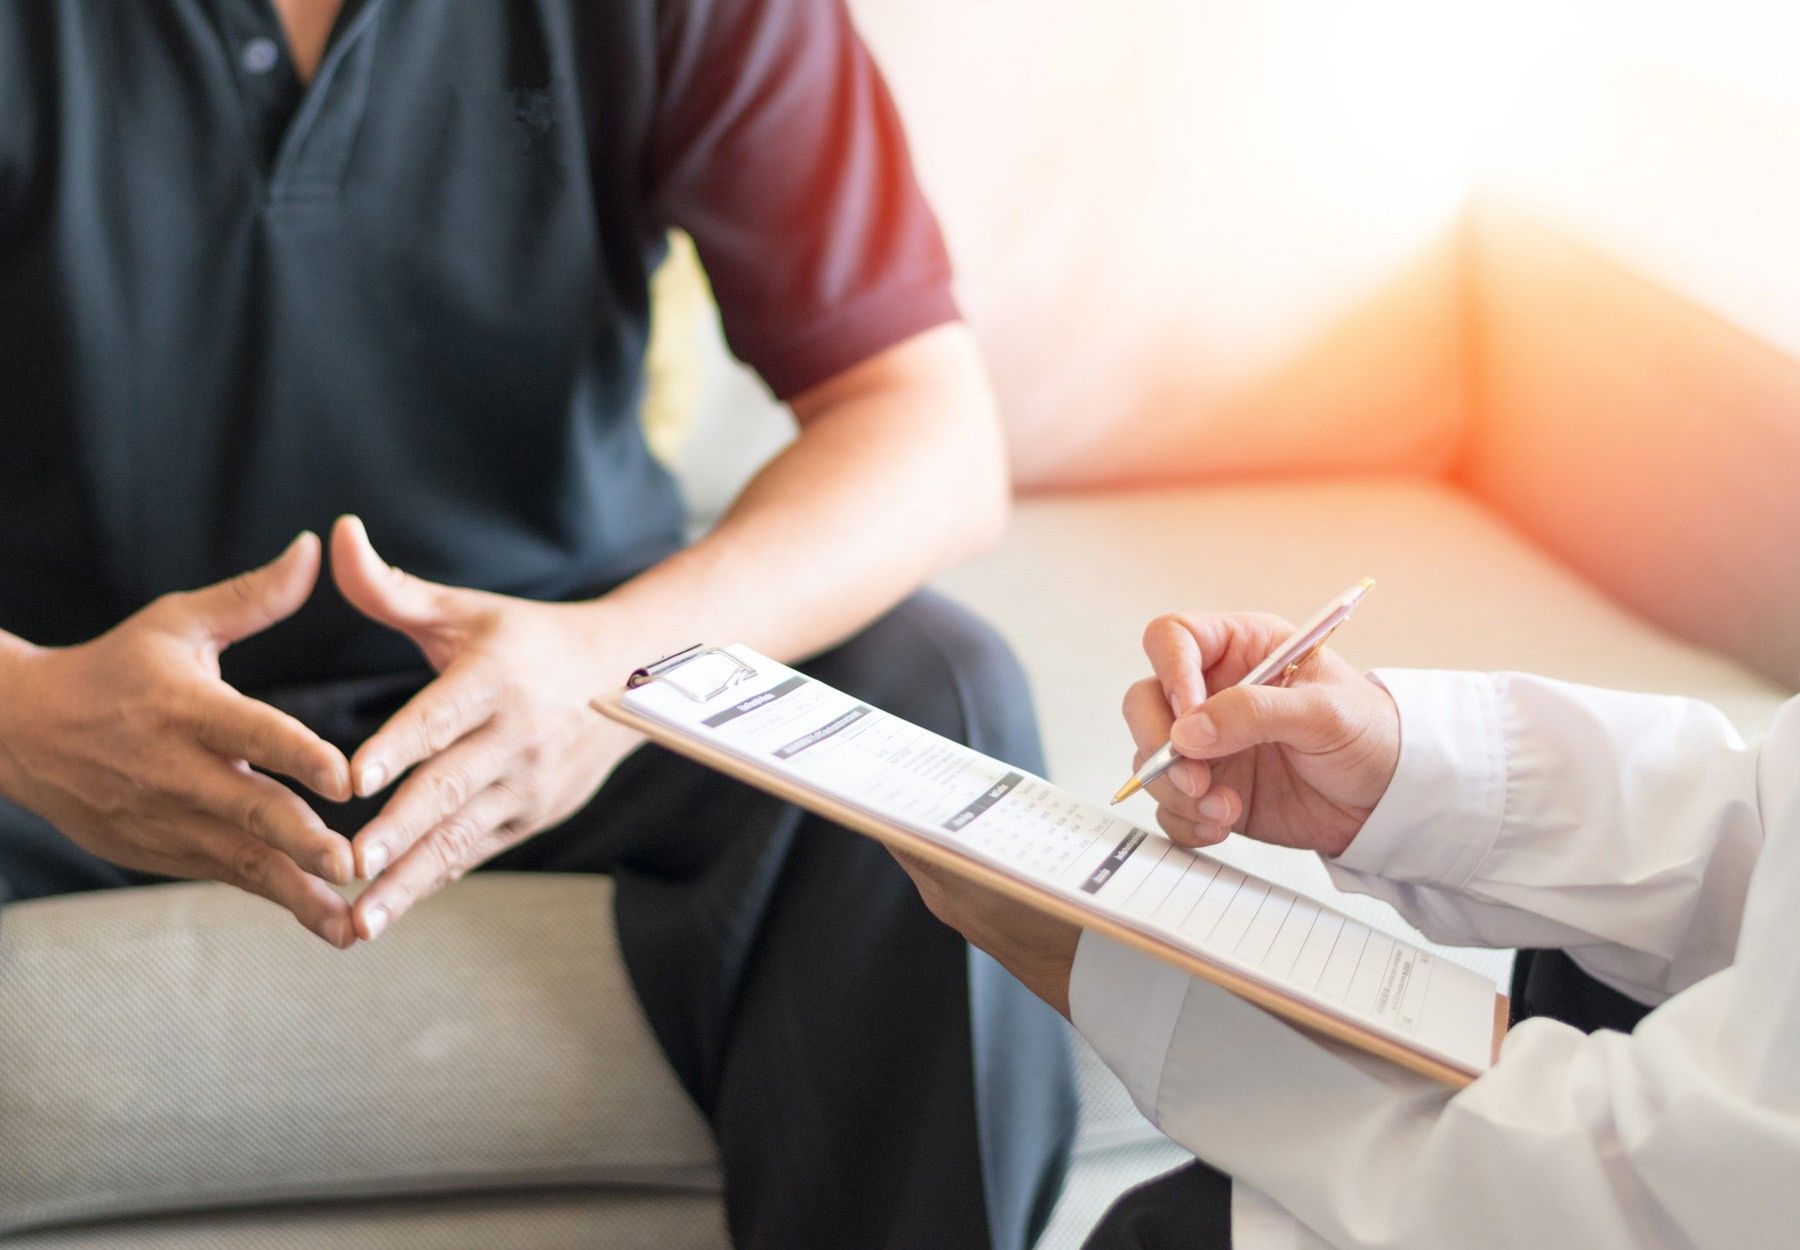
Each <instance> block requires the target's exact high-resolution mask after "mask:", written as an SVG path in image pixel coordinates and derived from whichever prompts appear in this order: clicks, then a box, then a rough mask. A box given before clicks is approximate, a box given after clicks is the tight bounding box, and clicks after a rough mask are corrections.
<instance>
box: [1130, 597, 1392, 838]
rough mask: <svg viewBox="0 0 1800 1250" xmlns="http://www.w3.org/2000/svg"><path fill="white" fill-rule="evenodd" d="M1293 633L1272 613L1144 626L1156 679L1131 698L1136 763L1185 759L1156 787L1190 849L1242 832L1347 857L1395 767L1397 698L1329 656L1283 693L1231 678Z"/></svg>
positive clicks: (1163, 813) (1169, 827)
mask: <svg viewBox="0 0 1800 1250" xmlns="http://www.w3.org/2000/svg"><path fill="white" fill-rule="evenodd" d="M1293 632H1294V627H1293V626H1292V625H1290V624H1288V622H1286V621H1284V620H1282V619H1281V618H1280V617H1277V616H1270V615H1267V614H1264V613H1205V612H1198V613H1188V614H1178V615H1171V616H1162V617H1158V618H1157V619H1156V620H1154V621H1152V622H1151V623H1150V626H1149V628H1147V629H1146V630H1145V631H1144V651H1145V653H1146V654H1147V655H1148V656H1149V657H1150V663H1151V666H1152V668H1153V669H1154V670H1155V673H1156V675H1155V676H1154V677H1152V678H1148V679H1146V680H1144V681H1140V682H1138V683H1137V684H1135V685H1133V686H1132V687H1131V689H1130V690H1129V691H1127V692H1126V695H1125V720H1126V723H1127V724H1128V725H1129V726H1130V727H1131V736H1132V739H1133V740H1134V741H1135V742H1136V744H1137V755H1136V757H1135V758H1134V760H1133V763H1132V767H1133V768H1134V769H1135V768H1136V767H1137V766H1138V765H1140V764H1142V762H1143V761H1144V759H1145V758H1147V757H1148V756H1149V755H1150V753H1151V752H1153V751H1155V750H1156V749H1157V748H1158V747H1160V746H1162V744H1163V743H1164V742H1166V741H1170V740H1171V739H1172V740H1173V741H1174V743H1175V749H1176V750H1177V751H1178V752H1179V753H1180V755H1181V756H1182V757H1183V758H1181V759H1178V760H1177V761H1176V762H1175V764H1174V766H1173V767H1171V768H1170V769H1169V770H1168V771H1167V772H1166V773H1164V774H1163V775H1162V777H1161V778H1160V779H1159V780H1157V781H1155V782H1152V783H1151V784H1150V786H1149V787H1147V788H1148V789H1149V791H1150V793H1151V795H1152V796H1153V797H1154V798H1155V799H1156V801H1157V803H1158V809H1157V822H1158V823H1159V824H1161V825H1162V827H1163V830H1164V831H1165V832H1166V833H1168V835H1169V837H1170V838H1172V839H1173V840H1174V841H1176V842H1178V843H1180V844H1182V845H1183V846H1210V845H1212V844H1214V843H1216V842H1220V841H1223V840H1224V839H1225V837H1226V836H1227V835H1228V834H1229V833H1231V832H1233V831H1236V832H1239V833H1244V834H1247V835H1249V836H1250V837H1253V838H1256V839H1258V840H1259V841H1262V842H1272V843H1274V844H1276V845H1278V846H1295V847H1301V848H1304V849H1307V850H1314V851H1319V852H1321V853H1323V854H1326V855H1339V854H1342V853H1343V851H1344V848H1345V847H1347V846H1349V845H1350V841H1351V839H1353V838H1354V837H1356V834H1357V832H1358V831H1359V830H1360V829H1361V828H1362V827H1363V822H1364V821H1366V820H1367V819H1368V818H1369V814H1370V813H1371V812H1372V811H1374V810H1375V805H1376V804H1377V803H1378V802H1380V800H1381V796H1382V795H1383V794H1384V793H1385V792H1386V791H1387V787H1388V783H1389V782H1390V781H1391V780H1393V776H1394V769H1395V768H1396V767H1397V766H1398V764H1399V760H1400V713H1399V710H1398V709H1397V708H1396V707H1395V705H1394V700H1393V697H1392V696H1391V695H1389V694H1388V692H1387V691H1386V690H1385V689H1383V688H1382V687H1381V686H1380V685H1378V684H1377V683H1376V682H1374V681H1371V680H1370V679H1369V678H1367V677H1365V676H1363V675H1362V674H1361V673H1359V672H1357V671H1356V670H1355V669H1354V668H1352V667H1351V666H1350V665H1349V664H1347V663H1345V661H1344V660H1343V659H1342V658H1340V657H1339V656H1338V655H1336V654H1335V653H1334V652H1332V651H1331V650H1330V649H1329V648H1326V649H1322V650H1320V651H1319V652H1318V654H1316V655H1315V656H1313V657H1312V658H1311V659H1310V660H1308V661H1307V662H1306V663H1305V664H1303V665H1302V666H1301V668H1300V669H1299V671H1298V672H1296V673H1295V675H1294V676H1293V677H1292V678H1290V679H1289V682H1288V684H1287V685H1286V686H1285V687H1283V686H1237V685H1235V683H1236V682H1237V681H1238V680H1239V679H1240V678H1242V677H1243V676H1244V674H1246V673H1248V672H1249V671H1250V670H1251V669H1252V668H1254V667H1255V666H1256V665H1257V664H1258V663H1260V662H1261V661H1262V660H1263V659H1264V658H1265V657H1266V656H1268V655H1269V654H1270V653H1271V652H1272V651H1274V650H1275V649H1276V648H1277V647H1279V646H1281V645H1282V644H1283V643H1285V642H1286V641H1287V640H1288V639H1289V638H1290V637H1291V636H1292V635H1293Z"/></svg>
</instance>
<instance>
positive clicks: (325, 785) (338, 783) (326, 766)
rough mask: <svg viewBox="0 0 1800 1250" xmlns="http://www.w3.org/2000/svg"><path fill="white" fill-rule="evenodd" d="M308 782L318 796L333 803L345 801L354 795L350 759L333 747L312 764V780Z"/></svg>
mask: <svg viewBox="0 0 1800 1250" xmlns="http://www.w3.org/2000/svg"><path fill="white" fill-rule="evenodd" d="M308 784H309V785H311V787H312V789H313V792H314V793H315V794H317V795H318V796H319V797H320V798H322V799H327V800H329V801H331V802H333V803H347V802H349V801H350V800H351V799H352V798H353V797H355V790H354V788H353V787H352V786H351V784H350V761H349V760H347V759H345V758H344V756H343V753H342V752H341V751H337V750H335V749H333V750H331V751H330V753H329V754H326V755H324V756H323V757H322V758H321V759H320V760H319V761H318V763H317V764H316V765H315V766H314V769H313V776H312V780H311V781H310V782H309V783H308Z"/></svg>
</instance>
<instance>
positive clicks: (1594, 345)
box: [1460, 202, 1800, 689]
mask: <svg viewBox="0 0 1800 1250" xmlns="http://www.w3.org/2000/svg"><path fill="white" fill-rule="evenodd" d="M1470 236H1471V244H1470V249H1469V265H1470V270H1469V279H1470V281H1469V286H1468V298H1469V310H1468V311H1469V317H1468V320H1469V326H1470V336H1469V351H1470V361H1469V374H1470V380H1471V383H1472V398H1473V401H1474V403H1473V406H1474V409H1475V412H1476V420H1475V423H1474V429H1473V431H1472V434H1471V438H1470V442H1469V445H1468V447H1467V449H1466V452H1465V459H1464V462H1463V464H1462V466H1461V469H1460V477H1461V478H1462V480H1463V481H1464V483H1465V484H1466V485H1467V486H1468V487H1469V488H1470V489H1471V490H1473V491H1474V492H1475V493H1476V494H1477V495H1479V496H1481V497H1482V498H1484V499H1485V500H1486V501H1487V502H1488V503H1490V504H1491V505H1492V506H1493V507H1495V508H1496V509H1497V510H1499V511H1500V512H1501V513H1502V514H1504V515H1505V516H1506V517H1508V518H1509V519H1510V520H1511V521H1512V522H1513V523H1515V524H1516V525H1518V526H1519V528H1520V529H1522V530H1523V531H1524V532H1525V533H1527V534H1528V535H1530V536H1531V537H1533V538H1534V539H1536V540H1537V541H1538V542H1539V543H1540V544H1542V545H1543V546H1544V547H1546V548H1548V549H1549V550H1550V551H1551V552H1552V553H1554V554H1555V555H1557V556H1558V557H1560V558H1561V559H1562V560H1563V561H1565V562H1566V563H1568V564H1569V565H1571V566H1573V567H1574V568H1575V569H1576V570H1577V571H1579V572H1580V573H1581V574H1582V575H1583V576H1585V577H1586V578H1587V579H1588V580H1590V581H1592V582H1593V583H1594V584H1596V585H1598V586H1599V587H1600V588H1602V589H1603V590H1605V591H1607V592H1608V593H1609V594H1611V595H1612V596H1613V597H1615V598H1616V599H1618V600H1620V601H1621V602H1623V603H1624V604H1625V605H1626V606H1628V607H1630V608H1632V609H1634V610H1635V611H1637V612H1639V613H1641V614H1642V615H1644V616H1646V617H1647V618H1649V619H1650V620H1652V621H1654V622H1656V623H1657V624H1659V625H1661V626H1663V627H1664V628H1666V629H1668V630H1670V631H1672V632H1673V633H1675V634H1678V635H1680V636H1682V637H1685V638H1687V639H1689V640H1691V641H1695V642H1698V643H1701V644H1703V645H1705V646H1708V647H1711V648H1713V649H1715V650H1718V651H1722V652H1724V653H1726V654H1728V655H1732V656H1735V657H1737V658H1738V659H1741V660H1743V661H1744V662H1746V663H1747V664H1749V665H1751V666H1752V667H1754V668H1755V669H1757V670H1758V671H1760V672H1762V673H1763V674H1765V675H1767V676H1768V677H1770V678H1772V679H1774V680H1776V681H1778V682H1780V683H1782V684H1783V685H1784V686H1786V687H1787V688H1788V689H1796V688H1800V629H1797V628H1796V627H1795V626H1796V624H1797V623H1800V577H1796V576H1795V575H1794V574H1793V572H1792V570H1793V569H1794V568H1795V559H1796V553H1797V552H1800V490H1796V489H1795V488H1794V476H1795V467H1796V466H1800V362H1796V361H1794V360H1793V359H1791V358H1789V357H1787V356H1785V355H1783V354H1782V353H1780V352H1779V351H1777V350H1775V349H1774V348H1772V347H1769V346H1767V345H1765V344H1763V343H1760V342H1758V341H1756V340H1755V339H1753V338H1752V337H1751V336H1749V335H1747V334H1745V333H1743V332H1742V331H1740V330H1738V329H1736V328H1734V327H1731V326H1729V325H1727V324H1725V323H1724V322H1722V321H1720V320H1718V319H1717V318H1715V317H1713V316H1711V315H1710V314H1708V313H1707V312H1705V311H1703V310H1702V309H1700V308H1698V307H1696V306H1695V305H1693V304H1691V303H1689V302H1688V301H1686V300H1684V299H1682V298H1681V297H1679V296H1677V295H1675V294H1672V293H1670V292H1668V291H1666V290H1664V289H1662V288H1660V287H1658V286H1657V285H1656V284H1655V283H1653V282H1651V281H1649V280H1647V279H1644V278H1641V277H1638V276H1636V275H1634V274H1631V273H1629V272H1627V271H1625V270H1624V269H1622V268H1619V267H1618V266H1616V265H1614V264H1612V263H1611V262H1609V261H1607V260H1605V259H1604V258H1602V257H1600V256H1599V255H1597V254H1595V253H1594V252H1592V251H1590V250H1588V249H1586V248H1584V247H1582V246H1580V245H1579V244H1577V243H1575V242H1573V241H1571V240H1569V239H1567V238H1565V237H1563V236H1561V235H1559V234H1558V233H1556V232H1555V231H1553V230H1551V229H1549V228H1548V227H1546V226H1544V225H1542V224H1540V223H1538V222H1536V221H1534V220H1533V219H1532V218H1530V217H1529V216H1528V215H1526V214H1524V213H1522V212H1520V211H1518V210H1516V209H1511V208H1508V207H1507V206H1505V205H1503V204H1498V203H1491V202H1490V203H1485V204H1483V205H1482V206H1480V207H1479V208H1478V210H1477V211H1476V212H1475V214H1474V215H1473V218H1472V222H1471V227H1470ZM1521 606H1525V605H1521Z"/></svg>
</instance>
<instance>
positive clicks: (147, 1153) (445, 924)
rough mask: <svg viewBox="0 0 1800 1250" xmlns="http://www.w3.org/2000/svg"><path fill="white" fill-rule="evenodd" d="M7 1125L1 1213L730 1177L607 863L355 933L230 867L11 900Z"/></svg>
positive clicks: (81, 1213)
mask: <svg viewBox="0 0 1800 1250" xmlns="http://www.w3.org/2000/svg"><path fill="white" fill-rule="evenodd" d="M0 1124H4V1125H5V1126H6V1131H5V1132H4V1133H0V1230H4V1229H19V1228H24V1227H30V1226H38V1225H44V1224H51V1223H62V1222H72V1221H78V1220H85V1219H93V1218H119V1217H127V1216H134V1215H141V1214H145V1213H151V1212H159V1211H196V1210H206V1209H209V1208H221V1207H225V1206H238V1205H244V1204H250V1203H263V1202H296V1201H301V1200H308V1199H327V1198H329V1199H331V1200H333V1201H343V1200H347V1199H352V1198H356V1197H368V1196H387V1195H407V1194H428V1193H434V1192H443V1191H456V1190H496V1189H505V1188H516V1187H520V1186H525V1187H531V1186H552V1185H557V1186H570V1185H573V1186H580V1187H588V1186H601V1185H632V1186H649V1187H654V1188H667V1189H676V1190H682V1189H686V1190H695V1191H702V1192H704V1191H708V1190H714V1189H716V1188H717V1185H718V1175H717V1163H716V1157H715V1154H714V1150H713V1146H712V1142H711V1139H710V1137H709V1135H708V1133H707V1130H706V1127H705V1125H704V1123H703V1121H702V1119H701V1117H700V1116H699V1114H698V1112H697V1111H696V1110H695V1108H694V1106H693V1105H692V1103H691V1102H690V1101H689V1100H688V1098H687V1097H686V1095H685V1094H684V1093H683V1091H682V1090H681V1088H680V1086H679V1085H678V1084H677V1082H676V1081H675V1078H674V1076H673V1074H672V1073H671V1072H670V1071H669V1069H668V1067H667V1065H666V1064H665V1062H664V1061H663V1059H662V1056H661V1053H660V1052H659V1050H658V1049H657V1047H656V1044H655V1041H654V1039H653V1037H652V1036H651V1034H650V1032H649V1028H648V1026H647V1024H646V1023H645V1021H644V1019H643V1017H642V1015H641V1013H640V1011H639V1009H638V1007H637V1004H636V999H635V997H634V996H633V994H632V993H631V991H630V987H629V984H628V982H627V979H626V974H625V971H624V968H623V966H622V965H621V963H620V961H619V956H618V948H617V943H616V940H615V937H614V930H613V922H612V886H611V883H610V882H609V881H608V880H606V879H605V878H600V877H562V876H542V877H538V876H509V875H501V874H488V875H478V876H475V877H471V878H469V879H468V880H466V881H464V882H462V883H461V884H459V885H458V886H456V887H454V888H452V889H450V890H448V891H446V892H444V893H443V894H442V895H440V896H439V897H438V898H436V899H434V900H432V901H431V902H430V903H428V904H426V905H424V906H422V907H420V908H419V909H417V910H416V911H415V912H414V913H413V914H411V915H409V916H408V917H407V918H406V919H405V921H404V922H403V923H401V924H399V925H396V926H395V927H394V929H393V930H392V931H390V932H389V933H388V934H387V935H386V936H384V937H383V938H382V939H381V941H379V942H376V943H373V944H370V945H365V946H360V947H358V948H356V949H354V950H352V951H350V952H348V953H344V952H337V951H333V950H331V949H329V948H328V947H326V946H325V945H324V944H323V943H321V942H319V941H318V940H317V939H315V938H312V937H310V936H309V935H307V934H306V933H304V932H303V931H302V930H301V929H300V928H299V927H298V926H297V925H295V924H294V923H293V921H292V920H290V919H289V918H288V917H286V916H285V915H283V914H282V913H281V912H279V911H277V910H276V909H275V908H274V907H273V906H271V905H269V904H267V903H264V902H262V901H260V900H257V899H253V898H250V897H248V896H246V895H242V894H240V893H238V892H236V891H234V890H230V889H226V888H224V887H220V886H211V885H171V886H160V887H153V888H148V889H140V890H122V891H114V892H111V893H107V894H101V895H82V896H75V897H69V898H61V899H50V900H44V901H41V902H33V903H26V904H20V905H16V906H13V907H10V908H7V909H6V910H5V911H4V912H3V913H0Z"/></svg>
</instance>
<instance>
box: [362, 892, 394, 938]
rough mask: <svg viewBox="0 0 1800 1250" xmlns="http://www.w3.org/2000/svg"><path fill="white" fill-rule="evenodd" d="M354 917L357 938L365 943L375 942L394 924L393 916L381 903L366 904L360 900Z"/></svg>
mask: <svg viewBox="0 0 1800 1250" xmlns="http://www.w3.org/2000/svg"><path fill="white" fill-rule="evenodd" d="M354 915H355V918H356V932H357V936H359V937H361V938H362V940H363V941H365V942H373V941H374V940H375V939H376V938H378V937H380V936H381V935H382V932H383V931H384V930H386V928H387V927H388V925H390V924H392V923H393V916H392V915H391V914H390V913H389V911H388V909H387V907H386V906H385V905H383V904H381V903H366V902H364V901H363V900H361V899H359V900H357V905H356V910H355V913H354Z"/></svg>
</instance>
